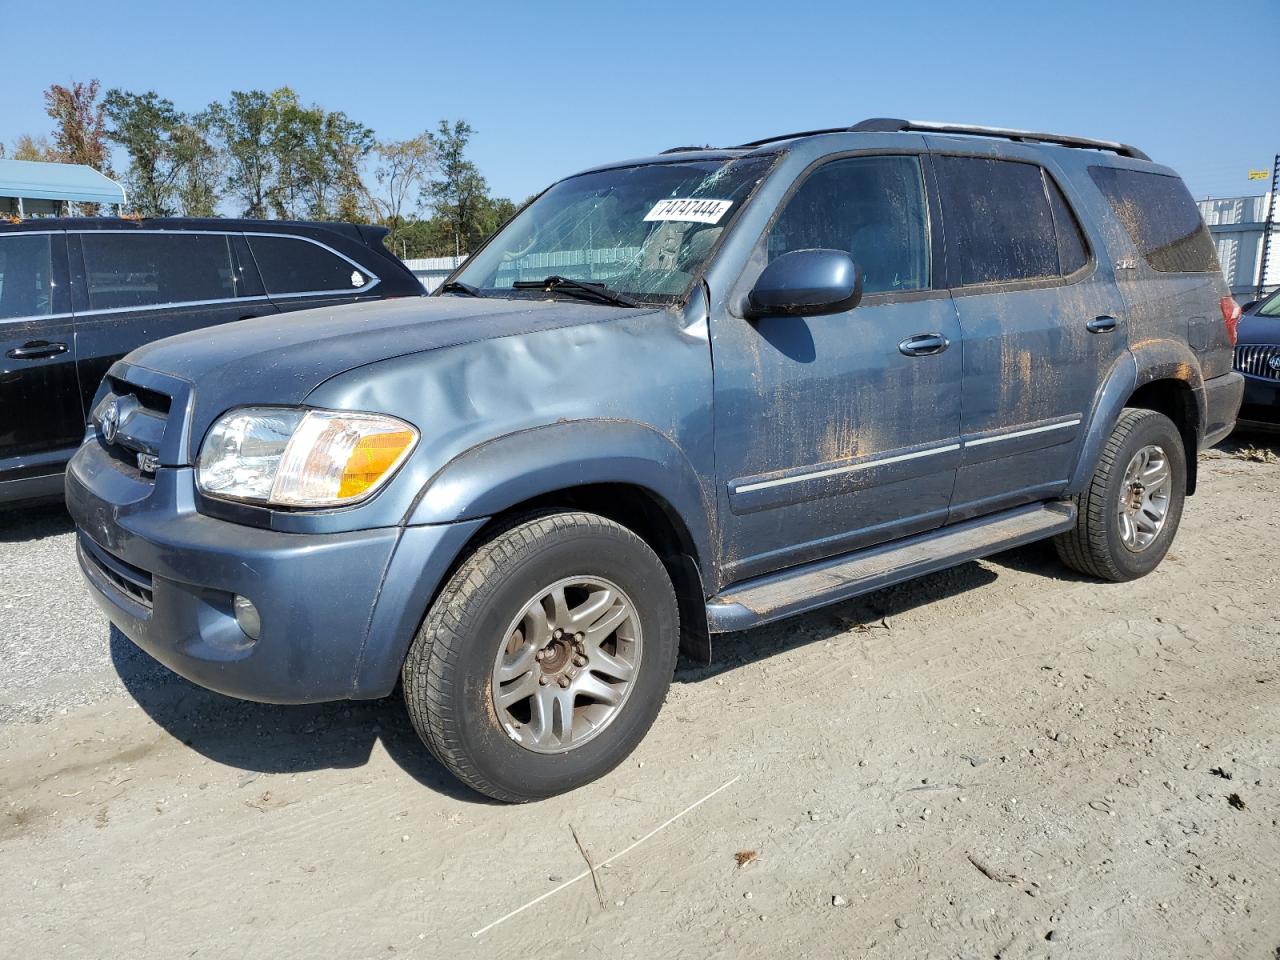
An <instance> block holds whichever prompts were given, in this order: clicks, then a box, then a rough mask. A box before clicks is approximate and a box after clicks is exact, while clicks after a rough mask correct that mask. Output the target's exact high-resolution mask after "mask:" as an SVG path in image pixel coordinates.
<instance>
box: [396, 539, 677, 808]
mask: <svg viewBox="0 0 1280 960" xmlns="http://www.w3.org/2000/svg"><path fill="white" fill-rule="evenodd" d="M678 642H679V618H678V613H677V610H676V598H675V591H674V589H673V588H672V585H671V580H670V578H669V577H668V576H667V572H666V569H665V568H664V567H663V565H662V562H661V561H660V560H659V559H658V557H657V556H656V555H655V554H654V552H653V551H652V550H651V549H649V547H648V545H647V544H645V543H644V541H642V540H641V539H640V538H639V537H637V536H636V535H635V534H634V533H632V532H631V531H629V530H627V529H626V528H624V527H621V526H619V525H618V524H616V523H614V522H612V521H610V520H607V519H605V518H603V517H599V516H596V515H594V514H587V513H557V514H550V515H545V516H541V517H536V518H533V519H529V520H526V521H524V522H521V523H518V524H516V525H514V526H512V527H510V528H508V529H506V530H504V531H502V532H500V533H498V534H497V535H496V536H495V537H494V538H493V539H491V540H489V541H488V542H487V543H485V544H483V545H482V546H480V547H479V548H478V549H477V550H476V551H475V553H473V554H472V555H471V556H470V557H469V558H468V559H467V560H466V561H465V562H464V563H463V564H462V566H460V567H459V568H458V570H457V572H456V573H455V574H454V575H453V576H452V577H451V578H450V580H449V582H448V583H447V584H446V585H445V588H444V590H443V591H442V592H441V594H440V597H439V598H438V599H437V600H436V602H435V603H434V604H433V605H432V607H431V610H430V611H429V612H428V614H427V617H426V619H425V620H424V622H423V624H422V628H421V629H420V630H419V631H418V635H417V637H416V638H415V639H414V642H413V645H412V647H411V648H410V651H409V655H408V657H407V659H406V661H405V665H404V671H403V678H404V696H405V702H406V704H407V705H408V708H409V716H410V718H411V719H412V721H413V724H414V727H415V728H416V729H417V731H418V734H419V735H420V736H421V737H422V739H423V741H424V742H425V743H426V744H427V746H428V747H430V748H431V751H432V752H433V753H434V754H435V755H436V757H437V758H439V760H440V761H441V763H443V764H444V765H445V766H446V767H448V768H449V770H450V771H451V772H453V773H454V774H455V775H456V776H457V777H458V778H459V779H461V780H462V781H463V782H464V783H466V784H468V785H469V786H471V787H473V788H474V789H476V790H478V791H480V792H481V793H485V794H488V795H489V796H491V797H495V798H497V799H500V800H506V801H512V802H520V801H526V800H535V799H539V798H542V797H547V796H551V795H553V794H556V793H562V792H564V791H566V790H571V789H573V788H574V787H578V786H581V785H582V784H584V783H587V782H589V781H591V780H594V779H596V778H598V777H600V776H603V775H604V774H605V773H607V772H608V771H609V770H611V769H612V768H613V767H615V766H616V765H617V764H618V763H620V762H621V761H622V760H623V759H625V758H626V756H627V755H628V754H630V753H631V751H632V750H633V749H635V747H636V745H637V744H638V743H639V742H640V740H641V739H642V738H643V737H644V735H645V733H646V732H648V730H649V727H650V726H651V725H652V724H653V721H654V719H655V717H656V716H657V714H658V710H659V709H660V707H661V705H662V701H663V698H664V697H665V696H666V692H667V688H668V687H669V685H670V682H671V677H672V674H673V672H674V670H675V660H676V652H677V647H678Z"/></svg>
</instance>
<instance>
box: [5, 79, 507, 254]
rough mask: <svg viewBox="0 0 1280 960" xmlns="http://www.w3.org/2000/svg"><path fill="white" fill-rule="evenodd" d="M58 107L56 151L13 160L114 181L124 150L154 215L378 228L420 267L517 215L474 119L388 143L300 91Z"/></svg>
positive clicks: (23, 145) (124, 96)
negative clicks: (185, 105) (495, 192)
mask: <svg viewBox="0 0 1280 960" xmlns="http://www.w3.org/2000/svg"><path fill="white" fill-rule="evenodd" d="M45 103H46V107H47V110H48V113H49V116H50V118H51V119H52V120H53V121H54V125H55V132H54V142H53V143H52V144H51V143H50V142H49V141H48V140H47V139H46V138H44V137H39V138H33V137H29V136H28V137H23V138H21V139H20V140H18V141H17V142H16V143H15V144H14V147H13V150H12V151H11V155H12V156H14V157H16V158H18V159H33V160H61V161H64V162H71V163H85V164H88V165H89V166H92V167H94V168H95V169H98V170H101V171H103V172H108V173H109V172H110V154H109V150H108V146H109V144H115V145H117V146H118V147H119V148H121V149H122V150H123V152H124V154H125V155H126V156H127V157H128V162H129V166H128V170H127V172H126V173H125V174H124V180H125V183H126V186H127V188H128V191H129V197H130V206H131V207H132V209H133V210H134V212H136V213H138V214H141V215H143V216H147V217H163V216H172V215H174V214H182V215H184V216H198V217H212V216H217V215H218V214H219V212H220V211H222V210H226V209H228V208H233V209H234V210H235V212H236V213H237V214H240V215H243V216H245V217H250V218H258V219H267V218H272V217H276V218H281V219H308V220H333V219H341V220H352V221H362V220H372V221H373V222H376V223H380V224H382V225H384V226H386V227H387V228H388V229H389V230H390V231H391V232H390V234H389V236H388V237H387V246H388V247H390V248H391V249H392V250H393V251H395V252H396V253H397V254H399V255H401V256H404V257H407V258H409V259H413V258H418V257H432V256H452V255H454V254H456V253H467V252H469V251H472V250H475V249H476V248H477V247H478V246H479V245H480V244H481V243H482V242H483V241H484V240H485V239H486V238H487V237H488V236H489V235H490V234H492V233H493V232H494V231H495V230H496V229H497V228H498V227H499V226H501V225H502V223H503V222H505V221H506V220H508V219H509V218H510V217H511V216H512V215H513V214H514V213H515V211H516V209H517V208H516V205H515V204H513V203H512V202H511V201H510V200H508V199H505V198H501V197H491V196H489V188H488V184H487V183H486V181H485V178H484V177H483V176H482V175H481V173H480V171H479V169H478V168H477V167H476V165H475V163H474V162H472V160H471V159H470V158H469V157H468V155H467V149H468V147H469V145H470V142H471V137H472V135H473V133H474V131H473V130H472V128H471V125H470V124H468V123H467V122H466V121H465V120H456V121H453V122H452V123H450V122H449V121H445V120H442V121H440V123H439V126H438V127H437V129H436V130H435V131H425V132H423V133H421V134H419V135H417V136H416V137H412V138H409V139H407V140H401V141H390V142H378V141H376V140H375V139H374V134H373V131H372V130H370V129H369V128H368V127H366V126H364V125H363V124H361V123H359V122H358V121H356V120H354V119H352V118H351V117H348V116H347V115H346V114H345V113H343V112H341V111H329V110H325V109H323V108H322V107H320V106H318V105H316V104H312V105H310V106H308V105H306V104H304V103H303V102H302V101H301V99H300V98H299V97H298V95H297V93H296V92H295V91H293V90H292V89H290V88H289V87H280V88H279V89H277V90H272V91H265V90H243V91H242V90H236V91H233V92H232V93H231V94H230V96H229V97H228V98H227V100H226V101H225V102H215V103H211V104H210V105H209V106H208V108H206V109H205V110H204V111H201V112H199V113H194V114H188V113H183V112H182V111H180V110H178V108H177V107H176V106H175V105H174V103H173V101H171V100H168V99H166V98H164V97H161V96H160V95H159V94H158V93H156V92H155V91H154V90H149V91H147V92H145V93H134V92H131V91H128V90H121V89H112V90H108V91H107V93H106V95H105V97H104V98H103V99H102V101H101V102H99V101H98V82H97V81H96V80H91V81H89V82H88V83H80V82H74V83H72V84H71V85H70V86H61V85H58V84H54V85H53V86H51V87H50V88H49V89H48V91H46V93H45ZM2 155H3V147H2V146H0V156H2ZM365 172H368V173H370V174H371V175H372V176H371V180H372V185H369V184H366V181H365V176H364V173H365ZM526 202H527V201H526ZM424 208H425V209H428V210H429V211H430V216H429V217H427V218H423V217H422V216H421V213H422V211H423V210H424Z"/></svg>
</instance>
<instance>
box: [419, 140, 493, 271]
mask: <svg viewBox="0 0 1280 960" xmlns="http://www.w3.org/2000/svg"><path fill="white" fill-rule="evenodd" d="M473 132H474V131H473V130H472V129H471V124H469V123H467V122H466V121H465V120H457V121H455V122H454V124H453V126H452V127H450V126H449V121H447V120H441V121H440V126H439V128H438V129H437V131H436V132H435V133H433V134H431V135H430V136H431V143H432V146H433V147H434V148H435V151H436V157H437V160H438V168H437V175H436V176H435V177H434V178H433V179H432V180H431V181H430V182H429V183H428V185H427V190H426V196H427V197H428V198H429V199H430V201H431V204H432V207H433V209H434V210H435V215H436V216H437V217H439V218H440V219H441V220H444V221H445V222H447V223H448V224H449V226H450V228H451V231H452V234H453V245H454V249H453V250H451V251H449V252H450V253H462V252H464V251H470V250H474V249H475V248H476V246H477V245H478V244H479V243H480V241H481V240H482V239H483V238H484V237H485V236H487V233H486V231H485V229H484V224H483V219H482V218H483V216H484V213H485V204H486V202H487V201H488V192H489V185H488V184H487V183H486V182H485V179H484V177H482V176H481V175H480V171H479V169H478V168H477V167H476V165H475V164H474V163H472V162H471V161H470V160H468V159H467V157H466V149H467V144H468V143H470V141H471V134H472V133H473Z"/></svg>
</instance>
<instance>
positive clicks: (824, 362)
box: [711, 155, 961, 582]
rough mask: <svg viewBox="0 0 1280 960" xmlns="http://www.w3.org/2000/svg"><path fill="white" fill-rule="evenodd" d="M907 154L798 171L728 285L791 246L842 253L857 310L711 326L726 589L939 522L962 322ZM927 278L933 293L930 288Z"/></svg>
mask: <svg viewBox="0 0 1280 960" xmlns="http://www.w3.org/2000/svg"><path fill="white" fill-rule="evenodd" d="M927 182H928V171H927V167H926V166H924V165H922V161H921V158H920V157H919V156H916V155H908V156H862V157H856V156H855V157H847V158H841V159H836V160H832V161H829V162H827V163H825V164H823V165H821V166H819V167H817V168H815V169H814V170H812V171H811V172H810V173H808V174H807V175H806V176H805V177H804V178H803V180H802V182H801V183H800V184H799V186H798V187H797V188H796V189H795V190H794V191H793V192H792V194H791V196H790V197H789V199H787V200H786V201H785V202H784V207H783V211H782V213H781V215H780V216H779V217H778V218H777V220H776V221H775V223H774V225H773V226H772V227H771V228H770V229H769V231H768V232H767V234H766V236H765V237H763V238H762V239H761V241H760V243H759V245H758V247H757V249H756V253H755V255H754V256H753V258H752V262H751V264H750V266H749V267H748V269H747V271H746V272H745V273H744V276H743V278H742V281H740V284H739V287H740V288H741V289H742V291H743V292H745V290H747V289H749V288H750V285H751V283H752V282H754V279H755V277H756V276H758V274H759V272H760V271H761V270H763V269H764V267H765V266H766V265H767V263H768V261H769V260H770V259H771V258H776V257H778V256H780V255H781V254H783V253H787V252H790V251H793V250H802V249H812V248H828V249H840V250H846V251H848V252H849V253H850V254H851V255H852V257H853V259H854V261H855V262H856V263H857V264H858V265H859V266H860V267H861V269H862V271H863V276H864V280H863V291H864V295H863V300H862V303H861V304H860V305H859V306H858V307H856V308H855V309H853V310H851V311H848V312H845V313H836V314H831V315H826V316H817V317H804V318H800V317H783V316H779V317H767V318H764V319H759V320H753V321H748V320H743V319H741V318H739V317H735V316H733V315H731V314H729V313H727V312H725V313H721V314H720V315H718V316H716V317H714V318H713V321H712V333H711V338H712V339H711V343H712V360H713V363H714V368H715V431H716V439H715V445H716V473H717V478H718V481H719V484H718V488H719V497H720V503H719V516H720V518H721V523H720V528H721V529H720V533H721V538H722V544H721V546H722V566H723V576H724V579H725V581H726V582H733V581H736V580H741V579H745V578H748V577H751V576H756V575H759V574H762V573H767V572H769V571H771V570H776V569H780V568H782V567H786V566H791V565H795V564H798V563H803V562H805V561H808V560H814V559H818V558H821V557H826V556H833V555H836V554H839V553H844V552H847V551H850V550H854V549H857V548H859V547H863V546H868V545H870V544H874V543H879V542H883V541H887V540H892V539H894V538H897V537H901V536H906V535H909V534H912V533H918V532H921V531H924V530H928V529H930V528H933V527H937V526H939V525H941V524H942V523H943V522H944V520H945V519H946V515H947V508H948V505H949V503H950V499H951V491H952V487H953V484H954V480H955V472H956V464H957V462H958V451H959V443H958V439H957V437H958V433H959V428H960V354H961V350H960V342H959V341H960V327H959V324H958V323H957V320H956V314H955V308H954V307H953V305H952V302H951V299H950V297H949V295H948V293H947V291H946V290H945V285H943V284H939V285H938V286H937V287H936V286H935V282H934V269H933V267H934V262H935V259H936V258H935V250H934V247H935V244H934V242H933V238H934V237H935V236H936V226H935V221H936V219H937V216H936V207H933V208H932V209H931V200H930V195H931V193H932V191H931V190H929V189H927V187H926V184H927ZM939 287H941V288H939Z"/></svg>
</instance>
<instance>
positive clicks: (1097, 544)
mask: <svg viewBox="0 0 1280 960" xmlns="http://www.w3.org/2000/svg"><path fill="white" fill-rule="evenodd" d="M1186 489H1187V460H1186V453H1185V450H1184V448H1183V444H1182V435H1181V434H1180V433H1179V432H1178V428H1177V427H1176V426H1174V423H1173V421H1172V420H1170V419H1169V418H1168V417H1166V416H1165V415H1164V414H1162V413H1157V412H1156V411H1154V410H1136V409H1126V410H1125V411H1124V412H1123V413H1122V414H1121V415H1120V420H1119V422H1118V423H1117V424H1116V428H1115V430H1114V431H1112V433H1111V436H1110V437H1109V438H1108V440H1107V443H1106V445H1105V446H1104V447H1103V450H1102V457H1101V459H1100V460H1099V462H1098V467H1097V469H1096V470H1094V473H1093V478H1092V479H1091V480H1090V482H1089V486H1088V488H1087V489H1086V490H1085V492H1084V493H1083V494H1081V495H1079V496H1077V497H1076V498H1075V501H1076V506H1077V508H1078V509H1079V513H1078V515H1077V517H1076V525H1075V528H1074V529H1072V530H1069V531H1068V532H1066V533H1064V534H1062V535H1061V536H1059V537H1057V538H1055V540H1054V544H1055V546H1056V547H1057V548H1058V556H1059V557H1061V558H1062V561H1063V562H1064V563H1066V564H1067V566H1069V567H1071V568H1072V569H1074V570H1078V571H1080V572H1081V573H1086V574H1089V575H1090V576H1094V577H1100V578H1102V579H1104V580H1115V581H1121V580H1133V579H1136V578H1137V577H1141V576H1144V575H1145V574H1148V573H1150V572H1151V571H1152V570H1154V569H1155V568H1156V567H1157V566H1158V565H1159V564H1160V561H1161V560H1163V559H1164V555H1165V554H1166V553H1168V552H1169V545H1170V544H1171V543H1172V542H1173V538H1174V535H1175V534H1176V533H1177V531H1178V522H1179V520H1181V518H1182V503H1183V499H1184V497H1185V496H1186Z"/></svg>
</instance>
